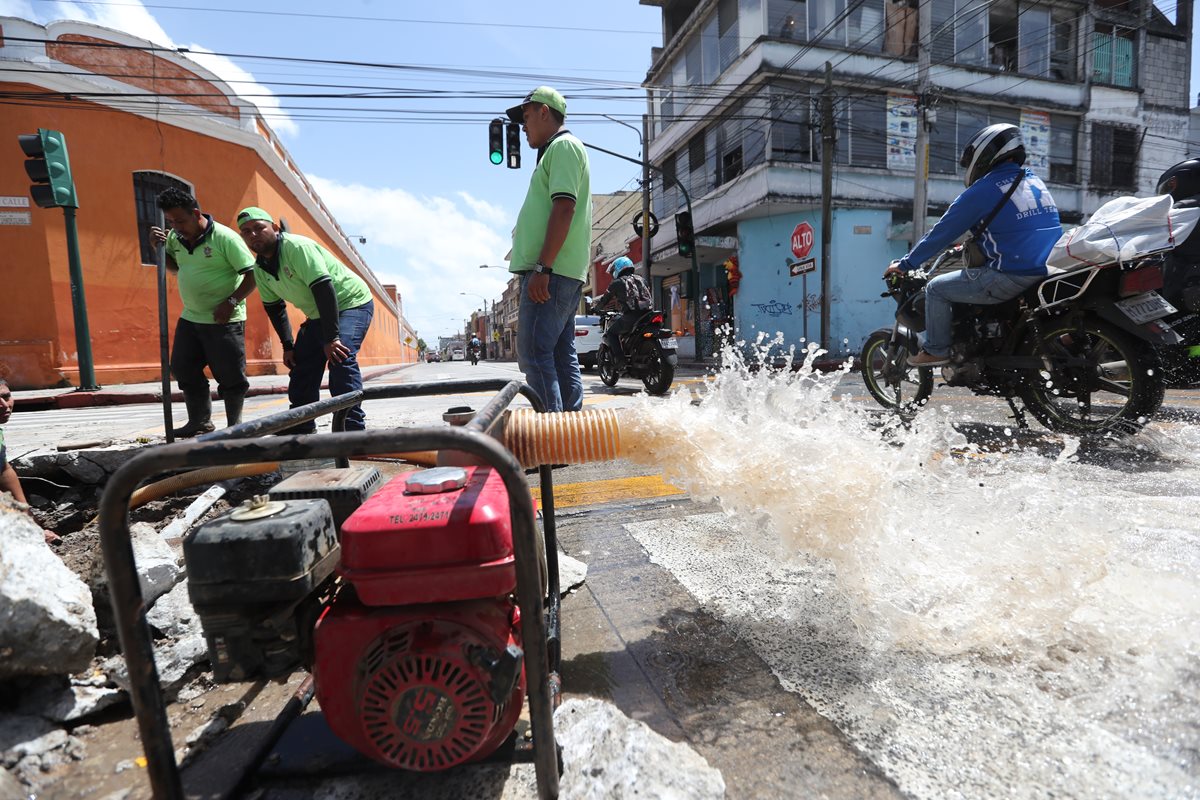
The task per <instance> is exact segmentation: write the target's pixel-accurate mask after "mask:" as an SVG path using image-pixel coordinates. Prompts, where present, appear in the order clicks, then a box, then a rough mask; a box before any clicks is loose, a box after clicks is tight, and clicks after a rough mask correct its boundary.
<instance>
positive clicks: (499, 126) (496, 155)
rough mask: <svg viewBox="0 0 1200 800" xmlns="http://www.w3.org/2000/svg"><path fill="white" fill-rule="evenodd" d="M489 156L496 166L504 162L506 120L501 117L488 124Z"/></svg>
mask: <svg viewBox="0 0 1200 800" xmlns="http://www.w3.org/2000/svg"><path fill="white" fill-rule="evenodd" d="M488 158H489V159H491V161H492V163H493V164H495V165H496V166H500V165H501V164H503V163H504V120H502V119H500V118H499V117H496V118H495V119H494V120H492V121H491V124H489V125H488Z"/></svg>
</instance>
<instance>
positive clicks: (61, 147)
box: [17, 128, 79, 208]
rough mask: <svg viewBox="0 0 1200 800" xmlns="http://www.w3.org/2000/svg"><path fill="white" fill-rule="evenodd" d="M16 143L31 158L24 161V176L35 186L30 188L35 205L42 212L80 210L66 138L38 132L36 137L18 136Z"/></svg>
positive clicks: (27, 134) (57, 132)
mask: <svg viewBox="0 0 1200 800" xmlns="http://www.w3.org/2000/svg"><path fill="white" fill-rule="evenodd" d="M17 141H18V143H20V145H21V149H22V150H23V151H25V155H27V156H29V158H28V159H27V160H26V161H25V173H26V174H27V175H29V179H30V180H31V181H33V186H30V187H29V195H30V196H31V197H32V198H33V202H35V203H37V205H38V206H39V207H40V208H54V207H55V206H62V207H67V208H78V207H79V203H78V201H77V199H76V196H75V182H74V180H72V178H71V160H70V158H69V157H68V156H67V137H65V136H63V134H62V133H61V132H60V131H52V130H48V129H46V128H38V132H37V133H22V134H19V135H18V136H17Z"/></svg>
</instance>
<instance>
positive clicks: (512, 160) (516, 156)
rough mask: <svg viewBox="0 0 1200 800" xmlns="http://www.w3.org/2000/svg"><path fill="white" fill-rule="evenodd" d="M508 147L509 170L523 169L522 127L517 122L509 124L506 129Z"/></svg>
mask: <svg viewBox="0 0 1200 800" xmlns="http://www.w3.org/2000/svg"><path fill="white" fill-rule="evenodd" d="M505 136H506V139H507V141H506V143H505V144H506V145H507V147H508V168H509V169H520V168H521V126H520V125H518V124H517V123H515V122H510V123H508V125H507V127H506V128H505Z"/></svg>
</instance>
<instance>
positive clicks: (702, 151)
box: [688, 133, 714, 197]
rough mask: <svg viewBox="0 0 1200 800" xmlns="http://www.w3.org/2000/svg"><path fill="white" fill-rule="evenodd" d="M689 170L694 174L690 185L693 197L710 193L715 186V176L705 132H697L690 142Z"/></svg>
mask: <svg viewBox="0 0 1200 800" xmlns="http://www.w3.org/2000/svg"><path fill="white" fill-rule="evenodd" d="M688 170H689V171H690V172H691V175H692V182H691V184H689V186H688V191H689V192H691V193H692V197H703V196H704V195H706V194H708V192H709V190H710V189H712V187H713V177H714V176H713V170H712V169H711V162H709V160H708V151H707V148H706V147H705V142H704V134H703V133H698V134H696V135H695V136H693V137H692V140H691V141H690V142H688Z"/></svg>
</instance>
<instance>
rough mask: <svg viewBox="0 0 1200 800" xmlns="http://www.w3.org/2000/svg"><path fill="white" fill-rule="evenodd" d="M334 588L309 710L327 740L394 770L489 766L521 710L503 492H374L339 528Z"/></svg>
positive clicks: (483, 488) (400, 482) (424, 482)
mask: <svg viewBox="0 0 1200 800" xmlns="http://www.w3.org/2000/svg"><path fill="white" fill-rule="evenodd" d="M337 571H338V574H339V575H340V576H341V578H342V579H343V582H342V586H341V588H340V590H339V591H338V593H337V594H336V596H335V597H334V599H333V601H332V602H331V603H330V604H329V606H328V607H327V608H326V609H325V611H324V613H323V614H322V616H321V617H320V619H319V621H318V622H317V627H316V632H315V636H314V640H315V650H316V663H315V668H314V677H315V679H316V694H317V699H318V701H319V702H320V704H321V709H322V711H323V712H324V714H325V717H326V721H327V722H328V724H329V726H330V728H331V729H332V730H333V732H334V733H335V734H337V736H338V737H339V738H340V739H342V740H343V741H345V742H347V743H348V744H350V745H352V746H353V747H354V748H355V749H357V750H358V751H359V752H361V753H364V754H365V755H367V756H370V757H371V758H373V759H375V760H377V761H379V762H382V763H383V764H386V765H388V766H391V767H396V768H401V769H407V770H418V771H433V770H441V769H446V768H449V767H452V766H455V765H457V764H462V763H466V762H469V761H476V760H478V759H481V758H484V757H486V756H487V755H488V754H490V753H491V752H493V751H494V750H495V749H496V748H497V747H499V746H500V745H501V744H502V743H503V742H504V740H505V739H506V738H507V737H508V736H509V735H510V734H511V733H512V731H513V729H514V727H515V726H516V723H517V718H518V717H519V716H520V713H521V706H522V703H523V702H524V698H525V672H524V663H523V660H524V656H523V652H522V646H521V645H522V643H521V633H520V612H519V610H518V608H517V606H516V605H515V604H514V602H513V599H512V594H513V592H514V590H515V588H516V580H517V579H516V568H515V561H514V557H513V546H512V526H511V519H510V516H509V505H508V494H507V492H506V490H505V488H504V483H503V481H502V480H501V478H500V476H499V475H498V474H497V473H496V472H495V471H494V470H492V469H490V468H487V467H477V466H469V467H439V468H436V469H430V470H424V471H421V472H416V473H411V474H409V475H402V476H399V477H397V478H395V479H393V480H392V481H391V482H389V483H388V484H386V485H385V486H383V487H382V488H381V489H379V490H378V491H377V492H376V493H375V494H374V495H373V496H372V497H370V498H369V499H368V500H367V501H366V502H364V503H363V504H362V506H360V507H359V508H358V509H357V510H356V511H354V512H353V513H352V514H351V515H350V517H349V518H348V519H347V520H346V522H345V523H344V525H343V526H342V530H341V560H340V564H339V566H338V568H337Z"/></svg>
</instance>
